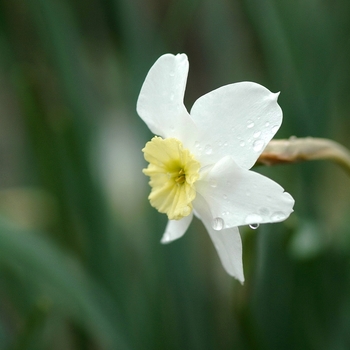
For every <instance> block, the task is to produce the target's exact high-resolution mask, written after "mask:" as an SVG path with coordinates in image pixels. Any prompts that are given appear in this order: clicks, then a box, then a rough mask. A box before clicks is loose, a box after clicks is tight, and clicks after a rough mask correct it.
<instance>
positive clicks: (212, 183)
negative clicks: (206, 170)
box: [209, 180, 218, 188]
mask: <svg viewBox="0 0 350 350" xmlns="http://www.w3.org/2000/svg"><path fill="white" fill-rule="evenodd" d="M209 183H210V186H211V187H214V188H215V187H216V186H217V185H218V183H217V182H216V180H210V181H209Z"/></svg>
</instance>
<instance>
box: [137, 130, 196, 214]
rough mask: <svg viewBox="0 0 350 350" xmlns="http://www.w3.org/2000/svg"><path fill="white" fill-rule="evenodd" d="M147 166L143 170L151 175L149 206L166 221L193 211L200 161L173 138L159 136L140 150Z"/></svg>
mask: <svg viewBox="0 0 350 350" xmlns="http://www.w3.org/2000/svg"><path fill="white" fill-rule="evenodd" d="M142 151H143V153H144V157H145V159H146V161H148V162H149V165H148V167H147V168H146V169H144V170H143V173H144V174H145V175H147V176H149V177H150V182H149V184H150V186H151V187H152V190H151V193H150V195H149V197H148V199H149V200H150V203H151V205H152V206H153V207H154V208H156V209H157V210H158V211H159V212H160V213H165V214H167V215H168V218H169V220H180V219H182V218H183V217H185V216H188V215H189V214H190V213H191V212H192V201H193V200H194V199H195V197H196V189H195V182H196V181H197V180H198V178H199V169H200V164H199V162H198V161H197V160H196V159H195V158H194V157H193V155H192V154H191V153H190V151H189V150H188V149H185V148H183V145H182V143H181V142H180V141H179V140H177V139H175V138H166V139H163V138H161V137H159V136H155V137H153V139H152V140H151V141H149V142H147V143H146V146H145V148H144V149H143V150H142Z"/></svg>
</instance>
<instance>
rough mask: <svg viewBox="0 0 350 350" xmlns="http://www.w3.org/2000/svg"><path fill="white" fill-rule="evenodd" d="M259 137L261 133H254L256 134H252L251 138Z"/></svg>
mask: <svg viewBox="0 0 350 350" xmlns="http://www.w3.org/2000/svg"><path fill="white" fill-rule="evenodd" d="M260 135H261V131H256V132H255V133H254V134H253V137H254V138H258V137H259V136H260Z"/></svg>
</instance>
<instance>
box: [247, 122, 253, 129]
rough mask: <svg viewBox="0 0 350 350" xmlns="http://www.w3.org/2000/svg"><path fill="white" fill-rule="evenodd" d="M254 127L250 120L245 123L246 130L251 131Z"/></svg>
mask: <svg viewBox="0 0 350 350" xmlns="http://www.w3.org/2000/svg"><path fill="white" fill-rule="evenodd" d="M253 126H254V122H253V121H252V120H248V121H247V128H248V129H251V128H252V127H253Z"/></svg>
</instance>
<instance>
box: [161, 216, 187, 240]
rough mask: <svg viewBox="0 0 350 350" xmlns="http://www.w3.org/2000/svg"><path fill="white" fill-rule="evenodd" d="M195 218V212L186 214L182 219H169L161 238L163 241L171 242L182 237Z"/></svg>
mask: <svg viewBox="0 0 350 350" xmlns="http://www.w3.org/2000/svg"><path fill="white" fill-rule="evenodd" d="M192 218H193V213H191V214H190V215H188V216H185V217H184V218H183V219H181V220H169V221H168V224H167V225H166V228H165V232H164V234H163V237H162V239H161V243H163V244H165V243H170V242H172V241H174V240H175V239H178V238H180V237H182V236H183V235H184V234H185V232H186V231H187V229H188V226H190V223H191V221H192Z"/></svg>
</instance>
